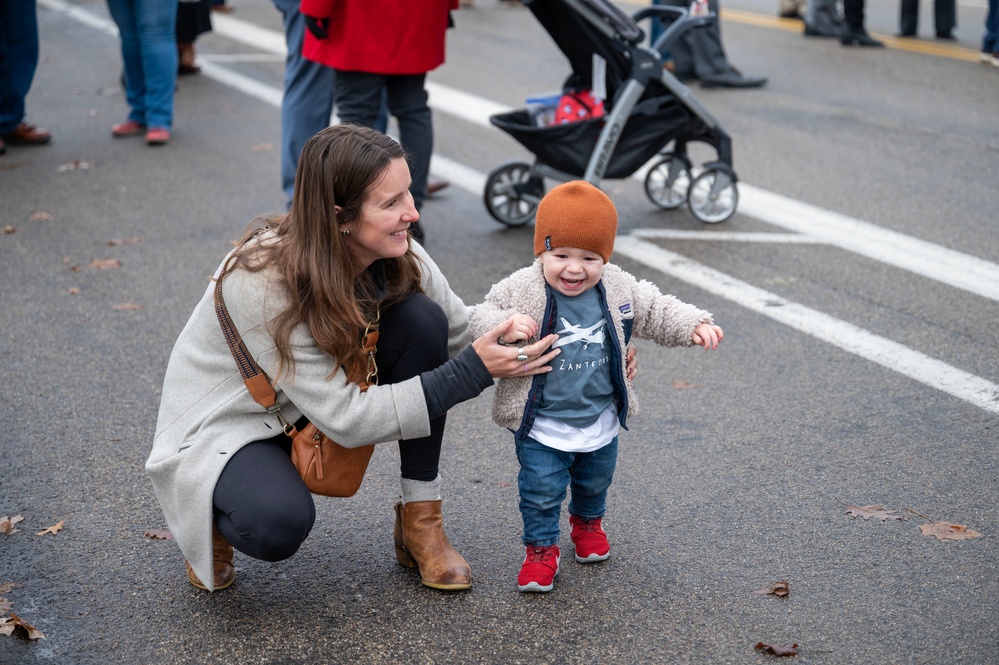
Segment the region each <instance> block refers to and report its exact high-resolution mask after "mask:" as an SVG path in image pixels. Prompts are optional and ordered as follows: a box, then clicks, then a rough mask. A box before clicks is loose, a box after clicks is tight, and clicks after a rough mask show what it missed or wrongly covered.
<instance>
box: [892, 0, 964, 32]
mask: <svg viewBox="0 0 999 665" xmlns="http://www.w3.org/2000/svg"><path fill="white" fill-rule="evenodd" d="M956 26H957V3H956V2H954V0H933V27H934V28H935V29H936V31H937V39H954V34H953V33H954V28H955V27H956ZM898 27H899V31H898V36H899V37H915V36H916V33H917V32H918V31H919V0H902V2H901V4H900V5H899V20H898Z"/></svg>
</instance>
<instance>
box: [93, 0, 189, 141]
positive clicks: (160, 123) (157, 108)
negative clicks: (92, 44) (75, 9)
mask: <svg viewBox="0 0 999 665" xmlns="http://www.w3.org/2000/svg"><path fill="white" fill-rule="evenodd" d="M108 9H109V10H110V12H111V18H113V19H114V22H115V23H116V24H117V25H118V33H119V34H120V35H121V58H122V62H123V63H124V65H125V98H126V99H127V100H128V105H129V106H130V107H131V108H132V111H131V113H129V114H128V119H129V120H132V121H134V122H137V123H140V124H143V125H146V126H148V127H157V128H162V129H170V128H171V127H172V126H173V88H174V84H175V83H176V81H177V38H176V36H175V33H176V28H177V0H108Z"/></svg>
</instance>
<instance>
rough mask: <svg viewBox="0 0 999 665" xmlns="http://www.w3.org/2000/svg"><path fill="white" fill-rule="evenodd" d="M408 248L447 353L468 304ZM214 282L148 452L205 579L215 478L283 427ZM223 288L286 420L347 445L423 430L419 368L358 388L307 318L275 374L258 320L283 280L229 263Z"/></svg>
mask: <svg viewBox="0 0 999 665" xmlns="http://www.w3.org/2000/svg"><path fill="white" fill-rule="evenodd" d="M412 248H413V251H414V252H415V253H416V255H417V257H418V258H419V259H420V261H421V267H422V269H423V276H422V277H423V278H422V284H423V288H424V291H425V292H426V294H427V296H429V297H430V298H432V299H433V300H434V301H436V302H437V303H438V304H439V305H440V306H441V307H442V308H443V310H444V313H445V314H446V315H447V318H448V321H449V323H450V327H449V337H448V352H449V356H450V357H452V358H453V357H454V356H456V355H457V354H458V353H460V352H461V351H462V350H463V349H464V348H465V347H466V346H468V344H470V343H471V341H472V338H471V337H470V336H469V334H468V332H469V330H468V310H467V309H466V307H465V305H464V303H462V301H461V299H460V298H459V297H458V296H457V295H456V294H455V293H454V292H453V291H452V290H451V288H450V287H449V286H448V282H447V280H446V279H445V278H444V275H443V274H441V272H440V270H439V269H438V267H437V265H436V264H435V263H434V262H433V260H432V259H431V258H430V256H429V255H428V254H427V253H426V252H425V251H424V250H423V248H422V247H420V246H419V245H418V244H416V243H412ZM220 270H221V266H220ZM218 272H219V271H216V273H215V275H216V277H217V276H218ZM214 287H215V285H214V282H213V283H211V284H210V285H209V286H208V288H207V289H206V290H205V293H204V295H203V296H202V298H201V301H200V302H199V303H198V305H197V307H196V308H195V310H194V313H193V314H192V315H191V318H190V320H189V321H188V322H187V325H186V326H185V327H184V329H183V331H182V332H181V333H180V337H179V338H178V340H177V343H176V345H175V346H174V349H173V352H172V353H171V355H170V361H169V363H168V365H167V371H166V377H165V379H164V381H163V394H162V398H161V402H160V410H159V417H158V419H157V422H156V434H155V437H154V439H153V449H152V452H151V454H150V455H149V459H148V460H147V461H146V472H147V473H148V474H149V477H150V479H151V480H152V483H153V489H154V491H155V492H156V498H157V499H158V500H159V502H160V505H161V507H162V508H163V513H164V515H165V516H166V521H167V524H168V525H169V527H170V530H171V531H172V532H173V535H174V538H175V540H176V541H177V544H178V545H179V546H180V549H181V551H182V552H183V554H184V556H185V557H186V558H187V560H188V561H189V562H190V563H191V566H192V567H193V568H194V572H195V573H196V574H197V576H198V578H199V579H201V580H203V581H206V586H208V587H209V588H211V586H212V585H211V580H213V579H214V576H213V571H212V535H211V534H212V520H213V516H212V494H213V493H214V490H215V483H216V481H217V480H218V478H219V475H220V474H221V473H222V468H223V467H224V466H225V464H226V461H227V460H228V459H229V458H230V457H232V455H233V454H234V453H235V452H236V451H237V450H239V449H240V448H242V447H243V446H244V445H246V444H247V443H250V442H251V441H257V440H261V439H268V438H271V437H273V436H276V435H277V434H279V433H280V431H281V426H280V424H279V423H278V419H277V417H276V416H273V415H269V414H267V413H266V412H265V411H264V410H263V408H262V407H261V406H260V405H259V404H257V403H256V402H255V401H253V398H252V397H250V393H249V392H248V391H247V389H246V386H245V385H244V384H243V380H242V378H241V377H240V374H239V371H238V370H237V368H236V364H235V361H234V360H233V357H232V354H231V353H230V351H229V347H228V346H227V345H226V341H225V337H224V335H223V334H222V329H221V328H220V326H219V322H218V318H217V317H216V315H215V309H214V304H213V292H214ZM223 296H224V298H225V303H226V307H227V308H228V310H229V313H230V315H231V316H232V318H233V321H234V323H235V325H236V328H237V330H239V332H240V335H241V336H242V337H243V341H244V342H245V343H246V346H247V348H248V349H249V351H250V354H251V355H252V356H253V358H254V359H255V360H256V361H257V363H258V364H259V365H260V367H261V369H263V370H264V372H265V373H266V374H267V376H268V377H270V379H271V381H272V382H274V383H275V386H274V388H275V391H276V392H277V401H278V403H279V404H281V405H282V407H283V408H282V413H283V414H284V416H285V418H287V420H288V421H289V422H294V421H295V420H297V419H298V418H299V417H301V416H302V415H305V416H307V417H308V418H309V420H311V421H312V422H314V423H315V424H316V426H317V427H318V428H319V429H320V430H321V431H323V432H325V433H326V434H327V435H328V436H330V437H331V438H332V439H333V440H334V441H337V442H338V443H340V444H341V445H343V446H346V447H356V446H361V445H365V444H369V443H382V442H387V441H396V440H398V439H413V438H418V437H423V436H427V435H428V434H430V419H429V416H428V414H427V404H426V400H425V398H424V394H423V388H422V385H421V383H420V378H419V377H413V378H411V379H408V380H406V381H401V382H399V383H395V384H391V385H385V386H372V387H371V388H370V389H369V390H368V391H367V392H365V393H362V392H361V391H360V389H359V388H358V387H357V386H356V385H355V384H352V383H348V382H347V379H346V376H345V375H344V373H343V371H342V370H341V369H339V365H338V363H337V362H336V360H335V359H334V358H332V357H331V356H329V355H328V354H326V353H325V352H323V351H321V350H320V349H319V348H318V347H317V346H316V343H315V340H313V338H312V335H311V334H310V332H309V330H308V328H307V327H306V326H305V325H304V324H303V325H300V326H299V327H298V328H297V329H296V330H294V331H293V333H292V337H291V343H292V345H293V347H294V357H295V375H294V378H293V379H288V378H287V377H282V378H281V380H280V381H277V382H275V381H274V377H276V376H277V361H278V353H277V349H276V347H275V344H274V340H273V339H272V338H271V336H270V334H268V332H267V330H266V328H265V324H266V322H267V321H270V320H271V319H273V318H274V316H275V315H276V314H277V313H278V312H279V311H280V309H281V308H282V306H283V304H284V302H285V300H284V295H283V287H282V286H281V285H280V284H279V282H277V281H276V279H275V277H274V275H273V274H272V273H271V272H269V271H261V272H256V273H251V272H247V271H245V270H236V271H234V272H232V273H230V274H229V275H227V276H226V278H225V280H224V281H223ZM417 333H418V331H417ZM331 374H332V378H331V379H327V377H328V376H330V375H331Z"/></svg>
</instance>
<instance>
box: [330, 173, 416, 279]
mask: <svg viewBox="0 0 999 665" xmlns="http://www.w3.org/2000/svg"><path fill="white" fill-rule="evenodd" d="M410 182H411V179H410V177H409V164H407V163H406V160H405V159H403V158H402V157H397V158H396V159H393V160H392V161H391V162H389V164H388V166H386V167H385V170H384V171H382V174H381V175H380V176H379V177H378V179H377V180H375V182H374V183H373V184H372V185H371V189H369V190H368V196H367V199H365V201H364V204H363V205H362V206H361V216H360V218H359V219H358V220H356V221H353V222H348V223H347V224H344V225H343V227H344V228H345V229H347V230H349V231H350V235H349V236H348V237H347V238H346V240H347V245H348V246H349V247H350V251H351V252H353V253H354V256H355V257H356V258H357V259H358V260H359V261H360V262H361V263H362V264H363V265H364V267H368V266H370V265H371V264H372V263H374V262H375V261H377V260H378V259H389V258H396V257H399V256H402V255H404V254H405V253H406V250H407V249H409V225H410V224H412V223H413V222H415V221H417V220H418V219H420V213H418V212H417V211H416V207H415V206H414V205H413V196H412V195H411V194H410V193H409V185H410Z"/></svg>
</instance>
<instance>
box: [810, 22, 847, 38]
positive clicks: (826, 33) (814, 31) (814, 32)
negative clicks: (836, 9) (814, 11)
mask: <svg viewBox="0 0 999 665" xmlns="http://www.w3.org/2000/svg"><path fill="white" fill-rule="evenodd" d="M805 36H806V37H842V36H843V33H842V32H838V31H834V30H819V29H818V28H813V27H812V26H810V25H809V24H808V23H805Z"/></svg>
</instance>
